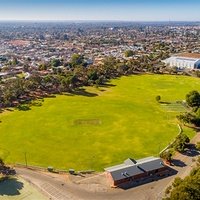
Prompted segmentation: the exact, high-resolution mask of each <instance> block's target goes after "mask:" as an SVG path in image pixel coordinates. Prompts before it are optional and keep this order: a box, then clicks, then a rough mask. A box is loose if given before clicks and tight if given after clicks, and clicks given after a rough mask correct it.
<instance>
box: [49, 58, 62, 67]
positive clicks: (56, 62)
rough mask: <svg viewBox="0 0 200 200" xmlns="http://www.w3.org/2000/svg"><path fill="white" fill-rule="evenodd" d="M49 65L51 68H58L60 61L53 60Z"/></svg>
mask: <svg viewBox="0 0 200 200" xmlns="http://www.w3.org/2000/svg"><path fill="white" fill-rule="evenodd" d="M51 65H52V66H53V67H58V66H60V65H61V61H60V60H59V59H53V60H52V61H51Z"/></svg>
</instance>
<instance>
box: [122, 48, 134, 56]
mask: <svg viewBox="0 0 200 200" xmlns="http://www.w3.org/2000/svg"><path fill="white" fill-rule="evenodd" d="M124 55H125V57H131V56H133V55H134V52H133V51H132V50H127V51H125V53H124Z"/></svg>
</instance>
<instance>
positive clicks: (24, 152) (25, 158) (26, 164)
mask: <svg viewBox="0 0 200 200" xmlns="http://www.w3.org/2000/svg"><path fill="white" fill-rule="evenodd" d="M24 159H25V163H26V168H27V167H28V164H27V157H26V152H24Z"/></svg>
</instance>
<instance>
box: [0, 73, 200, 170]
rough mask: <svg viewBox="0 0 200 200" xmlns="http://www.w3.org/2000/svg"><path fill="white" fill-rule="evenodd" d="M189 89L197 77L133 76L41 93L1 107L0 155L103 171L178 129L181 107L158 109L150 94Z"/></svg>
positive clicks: (197, 84) (166, 97)
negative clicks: (14, 106)
mask: <svg viewBox="0 0 200 200" xmlns="http://www.w3.org/2000/svg"><path fill="white" fill-rule="evenodd" d="M194 89H196V90H200V79H198V78H192V77H185V76H169V75H141V76H139V75H138V76H130V77H122V78H120V79H116V80H112V81H111V82H110V85H109V86H107V87H104V88H98V89H97V88H92V87H88V88H86V92H85V93H83V94H79V95H59V96H56V97H55V98H46V99H44V101H43V102H42V101H41V103H42V106H32V107H31V110H28V111H19V110H16V111H12V112H10V111H7V112H4V113H2V114H0V121H1V123H0V156H1V157H3V158H4V159H5V160H6V161H7V162H8V163H25V156H24V155H25V152H26V154H27V161H28V164H30V165H39V166H44V167H47V166H53V167H55V168H62V169H69V168H74V169H75V170H88V169H95V170H103V168H104V167H108V166H110V165H113V164H119V163H120V162H122V161H123V160H125V159H126V158H128V157H131V158H135V159H138V158H142V157H146V156H152V155H154V156H156V155H158V153H159V151H160V150H162V149H163V148H164V147H165V146H166V145H168V144H169V143H170V142H171V141H172V140H173V139H174V137H176V135H177V134H178V132H179V129H178V126H177V120H176V115H178V114H179V113H180V111H181V109H180V106H178V109H177V110H176V109H174V104H173V109H166V106H164V108H163V106H162V105H160V104H159V103H157V102H156V100H155V97H156V96H157V95H160V96H161V101H166V102H175V101H179V100H184V99H185V95H186V93H188V92H189V91H191V90H194ZM183 111H184V108H183ZM184 132H185V133H186V134H188V135H189V136H190V137H192V136H194V134H195V133H194V132H193V131H192V130H190V129H188V128H184Z"/></svg>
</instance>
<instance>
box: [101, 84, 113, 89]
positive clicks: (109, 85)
mask: <svg viewBox="0 0 200 200" xmlns="http://www.w3.org/2000/svg"><path fill="white" fill-rule="evenodd" d="M115 86H116V85H114V84H111V83H105V84H102V85H100V87H105V88H109V87H115Z"/></svg>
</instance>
